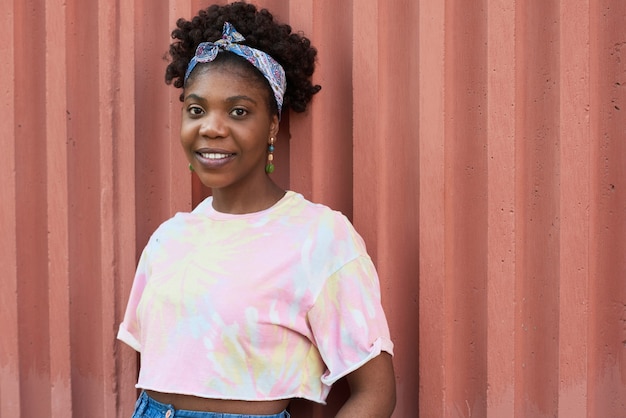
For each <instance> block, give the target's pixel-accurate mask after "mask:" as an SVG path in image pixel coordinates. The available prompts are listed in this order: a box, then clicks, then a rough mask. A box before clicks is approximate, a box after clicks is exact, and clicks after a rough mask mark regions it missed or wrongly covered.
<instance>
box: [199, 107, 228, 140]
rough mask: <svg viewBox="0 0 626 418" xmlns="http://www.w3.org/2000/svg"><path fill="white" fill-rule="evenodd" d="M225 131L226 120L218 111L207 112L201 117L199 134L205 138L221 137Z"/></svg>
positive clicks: (226, 129) (226, 128) (226, 130)
mask: <svg viewBox="0 0 626 418" xmlns="http://www.w3.org/2000/svg"><path fill="white" fill-rule="evenodd" d="M227 133H228V127H227V124H226V121H225V120H224V117H223V116H222V115H220V114H219V113H218V112H209V113H207V114H206V115H205V116H204V117H203V118H202V124H201V125H200V135H202V136H204V137H206V138H223V137H224V136H226V135H227Z"/></svg>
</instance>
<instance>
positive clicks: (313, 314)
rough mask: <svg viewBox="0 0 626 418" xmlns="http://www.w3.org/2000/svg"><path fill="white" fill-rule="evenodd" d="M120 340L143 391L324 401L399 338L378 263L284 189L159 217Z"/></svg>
mask: <svg viewBox="0 0 626 418" xmlns="http://www.w3.org/2000/svg"><path fill="white" fill-rule="evenodd" d="M118 338H119V339H121V340H122V341H124V342H125V343H127V344H128V345H130V346H131V347H133V348H134V349H135V350H137V351H139V352H140V353H141V370H140V373H139V381H138V383H137V387H138V388H142V389H150V390H155V391H159V392H166V393H180V394H187V395H195V396H199V397H205V398H218V399H237V400H275V399H287V398H294V397H300V398H305V399H309V400H312V401H315V402H319V403H324V402H325V400H326V396H327V395H328V392H329V390H330V386H331V385H332V384H333V382H335V381H336V380H338V379H339V378H341V377H342V376H345V375H346V374H348V373H350V372H352V371H354V370H356V369H357V368H359V367H360V366H361V365H363V364H364V363H365V362H367V361H369V360H370V359H372V358H373V357H375V356H377V355H379V354H380V352H381V351H386V352H389V353H392V350H393V344H392V342H391V340H390V337H389V329H388V326H387V321H386V319H385V314H384V312H383V310H382V307H381V304H380V287H379V282H378V276H377V274H376V270H375V269H374V266H373V264H372V261H371V259H370V257H369V256H368V255H367V253H366V250H365V245H364V243H363V240H362V239H361V237H360V236H359V235H358V234H357V233H356V232H355V230H354V228H353V227H352V225H351V224H350V222H349V221H348V220H347V219H346V218H345V216H343V215H342V214H341V213H339V212H336V211H333V210H331V209H329V208H327V207H326V206H323V205H319V204H314V203H311V202H309V201H307V200H306V199H304V198H303V197H302V195H300V194H297V193H294V192H291V191H289V192H287V193H286V194H285V196H284V197H283V198H282V199H281V200H280V201H278V202H277V203H276V204H275V205H274V206H272V207H271V208H269V209H267V210H264V211H261V212H255V213H249V214H243V215H233V214H225V213H220V212H217V211H215V210H214V209H213V207H212V199H211V198H208V199H206V200H205V201H203V202H202V203H201V204H200V205H198V207H197V208H196V209H195V210H193V211H192V212H191V213H179V214H177V215H176V216H174V217H173V218H171V219H170V220H168V221H166V222H165V223H163V224H162V225H161V226H160V227H159V228H158V229H157V230H156V232H155V233H154V234H153V235H152V237H151V238H150V241H149V243H148V245H147V246H146V248H145V249H144V251H143V254H142V256H141V259H140V261H139V265H138V268H137V273H136V276H135V280H134V283H133V287H132V291H131V294H130V300H129V303H128V307H127V311H126V315H125V317H124V321H123V323H122V324H121V326H120V330H119V334H118Z"/></svg>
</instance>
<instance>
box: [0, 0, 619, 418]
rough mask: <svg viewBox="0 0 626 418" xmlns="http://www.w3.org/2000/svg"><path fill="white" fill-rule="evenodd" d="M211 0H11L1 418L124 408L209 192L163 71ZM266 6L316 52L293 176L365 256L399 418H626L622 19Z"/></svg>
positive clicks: (0, 47)
mask: <svg viewBox="0 0 626 418" xmlns="http://www.w3.org/2000/svg"><path fill="white" fill-rule="evenodd" d="M207 4H208V2H206V1H197V0H168V1H153V0H134V1H121V0H99V1H90V2H85V1H80V0H2V4H1V5H2V15H1V16H2V17H1V20H0V37H1V39H3V42H2V43H0V53H1V56H2V59H1V60H0V73H1V74H2V78H1V79H0V86H1V88H0V95H1V97H2V98H1V100H0V106H2V118H0V127H1V133H2V134H1V135H0V141H1V142H0V144H1V149H2V154H3V157H4V158H3V162H2V164H0V181H1V182H2V185H1V187H0V222H1V224H0V228H1V234H0V266H1V267H2V274H0V285H1V291H0V327H1V329H2V334H1V338H0V373H1V374H0V416H1V417H3V418H4V417H7V418H8V417H24V418H31V417H48V416H50V417H69V416H71V417H77V418H82V417H127V416H130V413H131V410H132V405H133V403H134V399H135V396H136V394H135V391H134V388H133V385H134V380H135V375H136V368H137V358H136V356H135V355H134V353H133V352H132V350H130V349H129V348H127V347H125V346H123V345H121V344H119V343H117V342H116V341H115V339H114V337H115V333H116V329H117V324H118V323H119V321H120V319H121V315H122V313H123V309H124V307H125V304H126V298H127V295H128V292H129V288H130V284H131V280H132V275H133V271H134V266H135V261H136V257H137V254H138V252H139V251H141V248H142V247H143V245H144V244H145V242H146V241H147V239H148V237H149V235H150V233H151V232H152V230H153V229H154V228H155V227H156V226H157V225H158V224H159V223H160V222H161V221H162V220H164V219H166V218H167V217H169V216H170V215H171V214H173V213H174V212H175V211H178V210H187V209H189V208H190V207H191V206H192V204H193V203H194V202H197V201H198V200H199V199H201V198H202V196H204V195H205V191H204V190H203V189H202V187H200V186H199V185H198V184H197V182H194V181H192V180H191V178H190V175H189V172H188V171H187V168H186V163H185V161H184V158H183V156H182V153H181V152H180V151H179V145H178V134H177V130H178V127H177V126H178V118H179V109H180V104H179V102H178V101H177V95H178V93H177V92H175V91H174V90H173V89H171V88H169V87H167V86H165V85H164V83H163V81H162V80H163V69H164V65H165V64H164V61H163V60H162V57H163V53H164V52H165V50H166V49H167V45H168V43H169V37H168V33H169V30H170V29H171V27H172V26H173V22H174V21H175V19H176V18H177V17H178V16H191V14H192V13H193V12H195V11H196V10H198V9H199V8H200V7H203V6H206V5H207ZM258 4H261V5H263V6H266V7H268V8H270V10H272V11H273V12H274V14H275V15H277V16H278V17H279V18H281V19H282V20H284V21H288V22H290V23H291V24H292V25H293V27H294V28H298V29H302V30H303V31H304V32H305V33H306V34H307V35H309V36H310V37H311V38H312V39H313V41H314V44H315V45H316V46H317V47H318V49H319V67H318V72H317V74H316V81H317V82H318V83H320V84H322V85H323V90H322V92H321V93H320V94H319V95H318V96H317V97H316V98H315V101H314V106H313V107H312V109H311V111H310V112H309V113H308V115H305V116H303V115H289V116H288V117H285V118H284V121H283V124H282V127H281V137H280V142H279V149H278V150H277V173H276V176H277V179H278V181H279V182H280V183H281V184H282V185H284V186H285V187H290V188H292V189H294V190H298V191H301V192H303V193H304V194H305V195H306V196H308V197H309V198H312V199H313V200H317V201H321V202H324V203H327V204H329V205H331V206H333V207H335V208H337V209H340V210H342V211H344V212H345V213H346V214H347V215H349V216H350V217H351V218H352V219H353V221H354V223H355V224H356V227H357V229H359V231H360V232H361V233H362V235H363V236H364V238H365V240H366V242H367V244H368V247H369V250H370V252H371V253H372V255H373V257H374V259H375V262H376V264H377V266H378V268H379V272H380V275H381V280H382V287H383V299H384V300H383V302H384V305H385V307H386V310H387V313H388V317H389V320H390V323H391V328H392V334H393V337H394V341H395V343H396V357H395V366H396V372H397V383H398V406H397V410H396V413H395V415H394V416H395V417H399V418H404V417H414V416H417V415H418V412H419V415H420V416H422V417H490V418H499V417H555V416H558V417H567V418H571V417H574V418H575V417H594V418H595V417H598V418H600V417H601V418H604V417H626V412H625V411H626V240H625V237H626V194H625V190H626V118H625V117H624V115H623V113H624V112H626V64H625V63H626V2H624V1H622V0H561V1H556V0H547V1H530V0H526V1H520V0H518V1H515V0H508V1H506V0H489V1H487V0H479V1H473V2H467V1H462V0H446V1H431V0H351V1H350V0H344V1H336V0H291V1H289V0H265V1H259V2H258ZM345 393H346V387H345V385H341V386H340V387H339V388H338V390H336V391H334V393H333V394H332V400H331V402H330V404H331V406H330V407H329V408H327V409H325V410H324V409H322V408H319V407H316V408H311V407H310V406H307V405H305V404H297V405H295V406H294V409H295V412H296V414H295V416H296V417H316V418H321V417H326V416H331V414H332V411H333V410H334V409H335V408H336V405H337V403H338V402H340V401H341V399H342V398H343V397H345Z"/></svg>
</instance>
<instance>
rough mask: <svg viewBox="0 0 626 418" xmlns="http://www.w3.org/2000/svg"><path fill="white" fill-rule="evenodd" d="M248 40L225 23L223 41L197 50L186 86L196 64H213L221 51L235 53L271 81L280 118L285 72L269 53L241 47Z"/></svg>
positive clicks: (190, 64) (244, 46) (189, 68)
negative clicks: (242, 42)
mask: <svg viewBox="0 0 626 418" xmlns="http://www.w3.org/2000/svg"><path fill="white" fill-rule="evenodd" d="M245 39H246V38H244V37H243V35H242V34H240V33H239V32H237V30H236V29H235V27H234V26H233V25H231V24H230V23H228V22H225V23H224V29H223V30H222V39H220V40H217V41H215V42H202V43H201V44H200V45H198V48H196V55H195V56H194V57H193V58H192V59H191V61H189V65H188V66H187V72H186V73H185V84H186V83H187V79H188V78H189V74H191V72H192V71H193V69H194V68H195V66H196V64H198V63H199V62H203V63H206V62H211V61H213V60H214V59H215V57H217V54H218V53H219V52H220V49H221V50H223V51H230V52H233V53H235V54H237V55H239V56H240V57H243V58H245V59H246V60H248V62H250V64H252V65H254V66H255V67H256V68H257V69H258V70H259V71H261V74H263V76H264V77H265V78H266V79H267V81H269V83H270V87H271V88H272V91H273V92H274V98H275V99H276V104H277V105H278V115H279V116H280V112H281V109H282V107H283V96H284V95H285V90H286V88H287V80H286V78H285V70H283V67H281V65H280V64H279V63H278V62H276V60H275V59H274V58H272V57H271V56H269V55H268V54H267V53H265V52H263V51H260V50H258V49H255V48H251V47H249V46H246V45H241V44H239V42H241V41H244V40H245Z"/></svg>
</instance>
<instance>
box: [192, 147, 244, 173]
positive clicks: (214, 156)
mask: <svg viewBox="0 0 626 418" xmlns="http://www.w3.org/2000/svg"><path fill="white" fill-rule="evenodd" d="M195 155H196V159H197V160H198V162H199V163H200V165H202V166H203V167H205V168H207V169H217V168H221V167H222V166H224V165H226V164H228V163H229V162H230V161H232V160H233V159H234V158H235V156H236V155H237V154H236V153H234V152H228V151H227V150H215V149H200V150H197V151H196V152H195Z"/></svg>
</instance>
